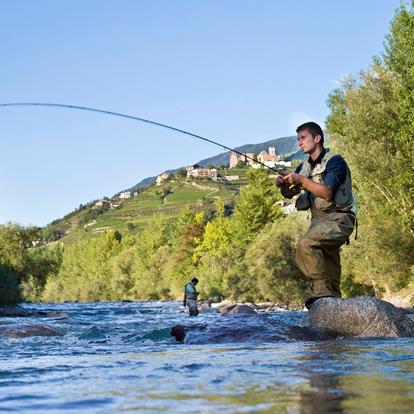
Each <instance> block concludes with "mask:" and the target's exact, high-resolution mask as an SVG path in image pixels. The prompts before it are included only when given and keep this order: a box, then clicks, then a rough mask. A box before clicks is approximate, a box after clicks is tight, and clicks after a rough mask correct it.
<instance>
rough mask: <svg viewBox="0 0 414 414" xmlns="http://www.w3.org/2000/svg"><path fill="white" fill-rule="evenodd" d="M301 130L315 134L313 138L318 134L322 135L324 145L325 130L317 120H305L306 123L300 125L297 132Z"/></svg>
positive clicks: (321, 142)
mask: <svg viewBox="0 0 414 414" xmlns="http://www.w3.org/2000/svg"><path fill="white" fill-rule="evenodd" d="M300 131H308V132H309V133H310V134H311V135H312V136H313V138H315V137H316V135H320V136H321V141H320V144H321V146H322V147H323V141H324V136H323V131H322V128H321V127H320V126H319V125H318V124H317V123H316V122H305V123H304V124H302V125H299V126H298V127H297V128H296V133H298V132H300Z"/></svg>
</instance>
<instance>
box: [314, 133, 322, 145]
mask: <svg viewBox="0 0 414 414" xmlns="http://www.w3.org/2000/svg"><path fill="white" fill-rule="evenodd" d="M321 139H322V137H321V136H320V135H315V138H314V140H315V142H316V143H317V144H319V143H320V142H321Z"/></svg>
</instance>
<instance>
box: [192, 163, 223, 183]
mask: <svg viewBox="0 0 414 414" xmlns="http://www.w3.org/2000/svg"><path fill="white" fill-rule="evenodd" d="M186 170H187V178H190V177H196V178H205V177H207V178H211V179H213V180H217V169H216V168H201V167H200V166H199V165H198V164H196V165H189V166H187V168H186Z"/></svg>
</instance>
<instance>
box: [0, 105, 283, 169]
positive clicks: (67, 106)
mask: <svg viewBox="0 0 414 414" xmlns="http://www.w3.org/2000/svg"><path fill="white" fill-rule="evenodd" d="M6 106H49V107H55V108H64V109H77V110H80V111H89V112H98V113H100V114H104V115H109V116H117V117H120V118H127V119H132V120H134V121H139V122H144V123H147V124H151V125H155V126H158V127H161V128H166V129H169V130H171V131H175V132H178V133H181V134H184V135H189V136H190V137H193V138H197V139H200V140H202V141H205V142H209V143H210V144H214V145H216V146H218V147H220V148H223V149H226V150H228V151H231V152H234V153H236V154H238V155H240V156H242V157H243V158H244V159H249V160H251V161H253V162H255V163H257V164H260V165H262V166H263V167H266V168H268V169H269V170H272V171H274V172H276V173H277V174H279V173H280V171H281V170H282V169H279V170H277V169H276V168H273V167H269V166H268V165H266V164H265V163H263V162H261V161H258V160H255V159H254V158H253V157H250V156H249V155H246V154H243V153H242V152H239V151H237V150H235V149H232V148H230V147H227V146H226V145H224V144H221V143H220V142H217V141H213V140H212V139H209V138H206V137H202V136H201V135H197V134H193V133H192V132H188V131H185V130H184V129H180V128H176V127H173V126H170V125H167V124H163V123H161V122H156V121H151V120H149V119H145V118H140V117H138V116H133V115H128V114H123V113H120V112H113V111H107V110H104V109H98V108H90V107H87V106H78V105H67V104H60V103H41V102H10V103H0V107H6Z"/></svg>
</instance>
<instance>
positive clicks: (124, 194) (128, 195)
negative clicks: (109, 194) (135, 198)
mask: <svg viewBox="0 0 414 414" xmlns="http://www.w3.org/2000/svg"><path fill="white" fill-rule="evenodd" d="M118 198H119V199H120V200H125V199H126V198H131V191H124V192H122V193H121V194H119V196H118Z"/></svg>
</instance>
